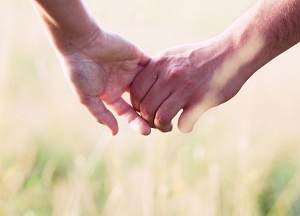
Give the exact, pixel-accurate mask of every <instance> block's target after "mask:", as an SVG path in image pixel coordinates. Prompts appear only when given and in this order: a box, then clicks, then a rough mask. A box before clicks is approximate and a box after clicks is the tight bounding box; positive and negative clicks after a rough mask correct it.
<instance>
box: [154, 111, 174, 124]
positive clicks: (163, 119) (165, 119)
mask: <svg viewBox="0 0 300 216" xmlns="http://www.w3.org/2000/svg"><path fill="white" fill-rule="evenodd" d="M171 120H172V117H171V116H170V115H169V113H168V112H158V113H157V114H156V117H155V125H156V126H157V127H164V126H166V125H169V124H170V122H171Z"/></svg>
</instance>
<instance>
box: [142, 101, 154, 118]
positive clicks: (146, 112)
mask: <svg viewBox="0 0 300 216" xmlns="http://www.w3.org/2000/svg"><path fill="white" fill-rule="evenodd" d="M140 110H141V115H142V117H143V118H144V119H145V120H147V121H153V118H154V111H153V110H152V108H151V106H150V104H149V103H148V102H142V103H141V105H140Z"/></svg>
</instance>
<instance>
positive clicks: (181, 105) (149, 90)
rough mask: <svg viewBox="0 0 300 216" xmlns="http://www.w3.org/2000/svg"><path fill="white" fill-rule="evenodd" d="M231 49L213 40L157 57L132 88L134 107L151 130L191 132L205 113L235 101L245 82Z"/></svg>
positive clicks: (167, 51) (182, 47)
mask: <svg viewBox="0 0 300 216" xmlns="http://www.w3.org/2000/svg"><path fill="white" fill-rule="evenodd" d="M229 50H230V45H229V44H226V43H221V42H219V41H218V40H217V39H211V40H209V41H205V42H202V43H198V44H191V45H182V46H177V47H173V48H169V49H167V50H165V51H163V52H162V53H160V54H159V55H158V56H156V57H155V58H154V59H153V60H152V61H151V62H150V63H149V64H148V65H147V66H146V67H145V69H144V70H142V71H141V72H140V73H139V74H138V75H137V77H136V78H135V80H134V82H133V84H132V86H131V102H132V105H133V107H134V108H135V109H136V110H137V111H139V112H140V113H141V116H142V117H143V118H144V119H145V120H146V121H147V122H148V123H149V125H150V126H151V127H154V128H157V129H159V130H161V131H162V132H169V131H171V130H172V119H173V118H174V117H175V115H176V114H177V113H178V112H179V111H180V110H181V109H183V112H182V113H181V115H180V118H179V121H178V128H179V129H180V130H181V131H182V132H190V131H192V128H193V125H194V124H195V123H196V121H197V120H198V119H199V118H200V116H201V115H202V113H203V112H205V111H207V110H208V109H209V108H211V107H214V106H217V105H219V104H221V103H224V102H225V101H227V100H229V99H230V98H232V97H233V96H234V95H235V94H236V93H237V92H238V91H239V89H240V88H241V87H242V84H243V83H244V82H245V81H246V78H245V77H241V76H239V75H238V73H235V72H237V71H234V70H235V69H234V68H235V67H233V68H232V69H233V71H228V67H227V66H228V65H229V69H230V65H231V63H232V62H231V57H232V56H231V53H230V51H229Z"/></svg>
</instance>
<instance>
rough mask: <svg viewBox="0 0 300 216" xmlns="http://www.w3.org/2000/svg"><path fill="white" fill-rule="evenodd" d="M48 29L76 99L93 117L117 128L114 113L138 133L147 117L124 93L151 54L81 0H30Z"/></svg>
mask: <svg viewBox="0 0 300 216" xmlns="http://www.w3.org/2000/svg"><path fill="white" fill-rule="evenodd" d="M33 2H34V4H35V5H36V6H37V8H38V14H39V15H40V17H41V19H42V22H43V24H44V27H45V29H46V32H47V34H48V36H49V38H50V41H51V42H52V44H53V46H54V48H55V51H56V53H57V55H58V57H59V59H60V62H61V63H62V66H63V68H64V73H65V76H66V78H67V80H68V82H69V84H70V86H71V88H72V90H73V91H74V93H75V95H76V96H77V98H78V100H79V101H80V102H81V103H82V104H83V105H84V106H86V107H87V109H88V110H89V111H90V113H91V114H92V115H93V116H94V117H95V118H96V120H97V121H98V122H100V123H102V124H104V125H106V126H107V127H109V128H110V129H111V131H112V133H113V134H116V133H117V132H118V124H117V121H116V119H115V117H114V115H113V114H112V113H111V112H110V111H109V110H108V109H107V108H106V107H108V108H110V110H112V111H114V112H115V113H116V114H117V115H119V116H120V117H121V118H123V119H124V120H125V121H126V122H127V123H128V124H129V125H130V126H131V127H132V128H133V129H135V130H137V131H138V132H139V133H141V134H144V135H146V134H149V133H150V128H149V126H148V125H147V123H146V122H145V121H144V120H143V119H142V118H141V117H140V116H139V115H138V114H137V113H136V112H135V111H134V109H133V108H132V107H131V106H130V105H129V104H128V103H127V102H126V101H125V100H124V99H123V98H122V94H123V93H124V92H125V91H126V90H127V89H128V88H129V86H130V84H131V83H132V81H133V79H134V77H135V76H136V74H137V73H138V72H139V71H140V70H141V69H142V68H143V67H144V66H145V65H146V64H147V63H148V62H149V60H150V58H149V57H148V56H147V55H145V54H144V53H143V52H142V51H140V50H139V49H138V48H137V47H136V46H135V45H134V44H132V43H131V42H129V41H127V40H126V39H124V38H122V37H120V36H119V35H116V34H113V33H109V32H107V31H104V30H103V29H101V28H100V27H99V26H98V25H97V23H96V22H95V20H94V19H93V17H92V15H91V14H90V13H89V12H88V10H87V8H86V6H85V5H84V3H83V0H34V1H33Z"/></svg>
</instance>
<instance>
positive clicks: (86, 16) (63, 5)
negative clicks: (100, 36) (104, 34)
mask: <svg viewBox="0 0 300 216" xmlns="http://www.w3.org/2000/svg"><path fill="white" fill-rule="evenodd" d="M33 2H34V4H35V5H36V6H37V9H38V14H39V15H40V17H41V19H42V22H43V24H44V26H45V29H46V31H47V33H48V36H49V37H50V39H51V41H52V43H53V44H54V46H55V47H56V48H57V50H58V51H59V52H60V51H61V52H66V53H68V52H70V53H71V52H73V49H80V48H81V47H80V46H81V45H80V44H81V42H84V43H87V42H88V40H89V38H88V37H91V36H92V35H93V34H95V32H96V31H97V33H99V30H100V29H99V27H98V26H97V24H96V22H95V21H94V19H93V17H92V16H91V14H90V13H89V11H88V9H87V8H86V7H85V5H84V3H83V0H33ZM82 46H84V44H82Z"/></svg>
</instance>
